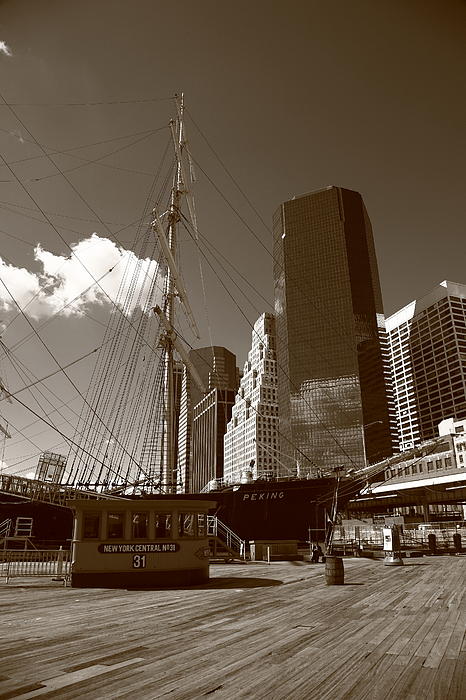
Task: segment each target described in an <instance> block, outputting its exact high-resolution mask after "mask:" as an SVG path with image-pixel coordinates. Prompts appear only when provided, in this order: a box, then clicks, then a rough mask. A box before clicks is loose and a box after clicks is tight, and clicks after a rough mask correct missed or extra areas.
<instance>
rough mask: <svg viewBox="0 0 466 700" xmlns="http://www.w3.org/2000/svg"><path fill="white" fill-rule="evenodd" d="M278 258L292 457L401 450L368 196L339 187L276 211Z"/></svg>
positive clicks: (283, 389)
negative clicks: (397, 444)
mask: <svg viewBox="0 0 466 700" xmlns="http://www.w3.org/2000/svg"><path fill="white" fill-rule="evenodd" d="M274 261H275V262H274V281H275V312H276V330H277V362H278V402H279V410H280V432H281V433H282V434H283V436H284V437H285V440H282V443H281V444H282V447H281V450H282V452H283V453H287V459H288V463H290V464H292V463H295V464H296V463H297V464H298V465H299V464H300V465H301V467H302V468H305V467H308V466H311V467H313V468H314V470H315V473H316V474H317V473H321V472H322V471H324V472H326V471H328V470H331V469H332V468H335V467H339V466H342V465H343V466H345V467H346V468H351V467H361V466H364V464H365V462H366V460H367V461H368V462H370V463H372V462H377V461H379V460H380V459H382V458H383V457H385V456H388V455H390V454H392V452H393V450H394V448H395V447H396V439H395V437H394V430H395V422H394V416H393V415H392V412H391V410H390V403H391V396H390V368H389V363H388V348H387V344H386V336H385V329H384V315H383V306H382V296H381V291H380V283H379V277H378V271H377V261H376V256H375V248H374V241H373V236H372V229H371V224H370V220H369V217H368V215H367V212H366V209H365V206H364V203H363V200H362V197H361V195H360V194H359V193H358V192H353V191H352V190H347V189H344V188H341V187H334V186H330V187H327V188H325V189H322V190H318V191H316V192H311V193H309V194H305V195H302V196H299V197H294V198H293V199H292V200H290V201H288V202H285V203H284V204H282V205H281V206H280V208H279V209H278V210H277V211H276V213H275V216H274ZM290 445H292V446H293V447H290Z"/></svg>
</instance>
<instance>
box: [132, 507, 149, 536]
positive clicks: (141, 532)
mask: <svg viewBox="0 0 466 700" xmlns="http://www.w3.org/2000/svg"><path fill="white" fill-rule="evenodd" d="M131 535H132V537H133V539H135V540H137V539H144V538H147V537H148V536H149V513H131Z"/></svg>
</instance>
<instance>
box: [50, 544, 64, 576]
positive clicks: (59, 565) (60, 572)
mask: <svg viewBox="0 0 466 700" xmlns="http://www.w3.org/2000/svg"><path fill="white" fill-rule="evenodd" d="M52 581H63V547H62V546H61V545H60V549H59V550H58V556H57V575H56V576H55V577H54V578H53V579H52Z"/></svg>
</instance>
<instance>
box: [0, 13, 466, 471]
mask: <svg viewBox="0 0 466 700" xmlns="http://www.w3.org/2000/svg"><path fill="white" fill-rule="evenodd" d="M465 25H466V3H465V2H464V1H463V0H439V1H438V2H437V1H433V0H409V1H407V0H386V1H384V0H379V1H378V2H376V3H375V2H373V0H352V1H351V2H347V1H346V0H326V1H325V2H322V1H320V2H318V1H316V0H287V2H284V1H283V0H281V1H277V0H268V1H263V0H255V1H254V2H251V1H250V0H249V1H247V2H246V1H243V0H236V1H235V2H234V3H231V2H223V1H221V0H220V1H219V0H217V1H211V0H196V1H195V2H194V1H191V2H189V1H187V0H179V1H178V2H177V3H172V4H168V3H166V2H160V1H159V0H135V2H133V3H128V2H127V1H126V0H124V1H123V0H99V2H95V0H80V2H79V3H76V2H75V3H73V2H63V1H62V0H57V1H55V0H34V2H30V1H28V0H3V1H2V0H0V86H1V87H0V95H1V97H0V154H1V162H0V257H1V263H0V279H1V280H3V282H2V284H0V322H1V323H2V326H1V328H2V329H3V330H2V340H3V342H4V343H5V345H6V346H7V347H8V348H10V349H14V352H15V354H16V357H17V359H18V362H22V363H24V367H25V368H27V369H28V370H29V371H30V372H31V371H32V372H34V374H35V376H36V377H37V378H41V377H44V376H46V375H47V374H49V373H52V372H54V371H55V370H56V367H57V365H56V362H55V360H54V359H53V357H55V358H56V360H58V362H60V363H61V364H62V365H65V364H67V363H69V362H72V361H73V360H75V359H76V358H79V357H81V356H83V355H85V354H86V353H90V352H91V351H92V350H93V349H94V348H95V347H96V346H97V345H98V344H99V342H100V341H101V338H102V333H103V327H104V326H103V324H105V319H106V316H107V313H108V306H109V305H108V303H107V301H106V297H105V295H104V294H102V293H99V291H98V290H96V288H95V286H94V287H93V286H92V285H91V286H90V278H89V271H91V272H92V274H93V275H97V276H100V275H105V279H104V280H103V282H102V284H103V285H104V286H105V289H106V290H107V291H108V293H112V292H113V291H114V290H115V289H116V288H117V287H118V285H119V284H120V281H121V276H119V272H118V270H119V269H121V267H122V265H121V264H120V263H121V260H128V256H131V255H133V258H131V260H133V262H134V264H137V260H135V259H134V254H132V252H131V241H132V240H133V236H134V232H135V230H136V224H135V222H137V221H138V219H139V218H140V217H141V215H142V212H143V211H144V207H145V206H146V203H147V201H148V198H149V195H150V188H151V183H152V179H153V175H154V173H155V172H156V171H157V168H158V166H159V163H160V160H161V157H162V154H163V152H164V149H165V147H166V145H167V143H168V140H169V130H168V122H169V120H170V118H171V117H172V116H173V114H174V103H173V99H172V97H173V95H174V94H175V93H180V92H183V93H184V95H185V102H186V108H187V113H186V126H187V136H188V139H189V144H190V150H191V152H192V155H193V159H194V167H195V170H196V173H197V182H196V184H195V186H194V187H193V190H194V194H195V197H196V208H197V213H198V221H199V230H200V233H201V234H202V236H203V237H205V238H206V239H207V240H208V241H209V242H210V244H212V245H214V246H215V247H216V249H217V250H218V251H219V253H218V255H220V256H224V257H223V258H221V259H222V260H224V259H225V258H226V259H227V260H229V261H230V262H231V264H232V265H233V266H234V267H235V269H236V270H237V271H238V272H234V273H232V275H233V277H234V279H235V281H236V285H235V284H233V282H232V281H231V280H230V279H228V278H227V277H226V275H225V272H224V270H225V268H224V269H223V271H222V270H220V272H219V268H218V265H214V267H216V272H214V271H213V270H212V269H211V267H210V264H209V263H208V262H207V261H206V260H205V259H203V258H202V256H201V257H200V256H199V254H198V251H197V249H196V247H195V246H194V245H193V243H192V241H190V240H189V238H188V236H187V235H186V234H185V233H184V232H180V247H181V250H182V252H181V262H182V267H183V276H184V279H185V282H186V286H187V287H188V288H189V289H190V295H191V301H192V306H193V309H194V313H195V315H196V318H197V320H198V324H199V326H200V328H201V331H202V336H201V339H200V340H195V339H194V338H193V337H188V336H187V340H188V341H189V342H190V343H191V344H192V345H195V346H200V345H208V344H210V343H211V342H213V343H214V344H217V345H223V346H225V347H227V348H229V349H230V350H232V351H233V352H235V353H236V355H237V359H238V364H239V366H242V365H243V363H244V361H245V359H246V353H247V351H248V349H249V347H250V339H251V327H250V324H253V323H254V321H255V320H256V318H257V317H258V315H259V314H260V313H261V312H262V311H264V310H272V301H273V287H272V257H271V254H270V252H271V231H270V227H271V219H272V214H273V212H274V211H275V209H276V208H277V207H278V206H279V204H280V203H281V202H283V201H285V200H287V199H290V198H291V197H292V196H294V195H298V194H302V193H305V192H309V191H312V190H315V189H319V188H321V187H325V186H327V185H329V184H333V185H340V186H343V187H347V188H350V189H355V190H357V191H359V192H360V193H361V194H362V196H363V198H364V201H365V204H366V207H367V210H368V213H369V216H370V218H371V221H372V226H373V230H374V237H375V243H376V250H377V257H378V264H379V272H380V278H381V285H382V293H383V298H384V306H385V312H386V314H387V315H389V314H390V313H393V312H394V311H396V310H397V309H399V308H400V307H402V306H404V305H405V304H407V303H408V302H409V301H411V300H412V299H414V298H416V297H420V296H422V295H423V294H425V293H427V292H428V291H429V290H430V289H431V288H432V287H433V286H434V285H435V284H437V283H439V282H440V281H442V280H444V279H449V280H452V281H457V282H466V274H465V262H466V255H465V243H464V239H465V237H464V229H465V223H464V222H465V216H464V214H465V205H464V202H465V198H464V191H465V184H466V183H465V179H466V176H465V167H464V163H465V155H466V153H465V151H466V148H465V127H464V125H465V124H466V94H465V90H464V75H465V69H466V49H465V47H466V41H465V34H466V32H465V29H466V26H465ZM78 147H80V148H78ZM71 149H74V150H71ZM64 151H66V153H65V152H64ZM45 153H49V154H55V155H53V158H52V157H46V156H45V155H44V154H45ZM38 156H41V157H38ZM88 161H93V163H89V162H88ZM53 163H56V164H57V165H58V168H59V169H60V170H61V172H62V173H65V176H63V175H61V174H60V173H59V172H57V168H56V167H55V166H54V165H53ZM51 223H52V224H53V225H51ZM115 237H116V238H115ZM125 246H127V247H125ZM71 250H73V256H71V257H70V252H71ZM199 261H200V262H199ZM109 262H110V263H111V265H115V264H116V263H118V264H117V266H116V268H115V270H114V272H113V273H108V269H109ZM211 262H212V261H211ZM143 264H144V265H146V266H147V267H148V268H150V266H151V261H149V260H148V261H144V263H143ZM224 264H226V263H224ZM200 268H201V270H202V276H201V274H200ZM239 275H241V276H239ZM218 277H220V278H221V279H222V281H223V284H222V282H221V281H219V278H218ZM5 285H6V286H5ZM89 287H90V288H89ZM238 287H239V288H240V289H239V288H238ZM8 290H9V291H8ZM85 290H87V291H85ZM240 290H242V291H240ZM83 292H85V293H84V294H82V293H83ZM80 294H82V296H79V295H80ZM12 295H13V297H14V299H15V300H16V302H18V303H19V305H20V306H21V307H22V308H23V310H24V312H25V315H22V314H20V315H19V316H18V309H17V306H15V303H14V302H13V301H12V298H11V297H12ZM34 295H35V297H34V299H33V300H32V301H31V299H32V297H33V296H34ZM267 304H268V305H267ZM60 309H63V310H62V311H61V312H60V313H57V312H58V311H59V310H60ZM32 327H34V328H35V329H39V335H37V334H36V335H31V333H32ZM49 351H51V352H49ZM52 355H53V357H52ZM93 362H94V356H93V355H90V356H89V357H88V358H87V359H85V360H83V361H82V362H79V363H77V364H76V365H74V366H73V367H72V368H71V369H70V374H71V375H72V376H73V378H74V380H75V381H76V382H78V384H79V386H80V387H81V388H82V389H83V391H84V390H85V386H86V382H88V380H89V375H90V371H91V369H92V363H93ZM24 371H25V372H26V370H24ZM0 375H1V376H2V377H3V380H4V382H6V384H7V385H8V388H9V389H10V391H13V392H14V391H16V390H19V389H20V388H21V387H22V386H24V385H25V384H27V383H30V382H31V381H33V380H32V379H31V376H30V374H28V373H27V372H26V374H23V375H22V376H21V375H20V374H18V373H17V372H14V371H12V368H11V366H10V363H9V361H8V358H6V357H4V358H3V360H1V361H0ZM46 384H47V387H49V388H50V389H52V390H53V391H54V392H55V395H56V398H55V399H54V400H53V402H52V403H49V404H47V406H48V408H47V409H45V408H44V406H39V405H34V410H35V411H36V412H39V413H40V412H41V410H42V411H44V410H46V411H47V413H48V415H49V416H50V415H52V412H53V410H54V408H56V407H57V406H59V405H61V403H64V404H66V406H65V407H64V408H62V409H60V411H58V412H57V411H56V412H55V413H54V414H53V416H54V417H55V418H56V417H57V413H58V414H59V415H60V417H61V418H62V419H63V420H65V419H66V421H67V422H66V423H64V427H63V430H67V431H69V430H70V425H71V424H72V423H73V421H75V417H76V416H75V413H74V411H77V410H79V397H78V398H77V399H76V400H74V399H73V395H74V390H73V389H72V388H71V387H70V385H69V383H67V382H66V381H64V380H63V377H61V376H60V375H59V374H58V375H54V376H53V377H52V378H51V379H50V380H48V381H47V383H46ZM18 396H20V395H18ZM27 396H28V394H27V393H26V392H25V393H23V397H24V401H25V402H27V401H29V399H27V398H26V397H27ZM55 402H56V403H55ZM36 403H37V400H36ZM39 403H40V401H39ZM30 405H31V407H32V405H33V404H30ZM0 409H1V410H0V414H1V415H2V416H4V420H7V421H8V423H9V425H10V432H11V434H12V438H11V439H10V440H5V441H4V446H3V447H2V454H0V457H1V459H4V461H5V462H6V463H7V464H9V465H12V464H20V465H21V467H20V468H22V469H28V468H29V469H30V465H31V464H32V463H33V462H34V460H35V461H37V459H36V457H35V455H37V453H38V451H40V450H44V449H54V448H55V447H56V445H59V443H60V439H61V438H60V437H59V436H57V435H56V434H53V432H52V431H51V430H48V429H46V427H45V426H44V425H43V424H41V423H40V422H38V421H37V419H36V418H35V416H34V415H32V414H30V413H28V412H27V411H26V410H25V409H22V408H21V407H19V406H17V405H11V406H10V405H9V404H7V402H6V401H3V402H2V404H1V406H0ZM11 426H14V427H11ZM56 449H57V451H61V450H62V449H63V447H56Z"/></svg>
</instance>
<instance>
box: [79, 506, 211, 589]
mask: <svg viewBox="0 0 466 700" xmlns="http://www.w3.org/2000/svg"><path fill="white" fill-rule="evenodd" d="M68 506H69V507H70V508H72V509H73V512H74V533H73V541H72V565H71V585H72V586H74V587H76V588H159V587H165V586H166V587H169V586H186V585H193V584H198V583H203V582H204V581H207V580H208V578H209V557H210V550H209V541H208V533H207V513H208V511H209V510H212V509H213V508H215V506H216V503H215V502H214V501H192V500H184V499H181V500H180V499H176V500H175V499H173V500H171V499H169V500H165V499H164V500H161V501H158V500H121V501H116V500H110V501H106V500H95V501H91V500H75V501H70V502H69V503H68Z"/></svg>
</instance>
